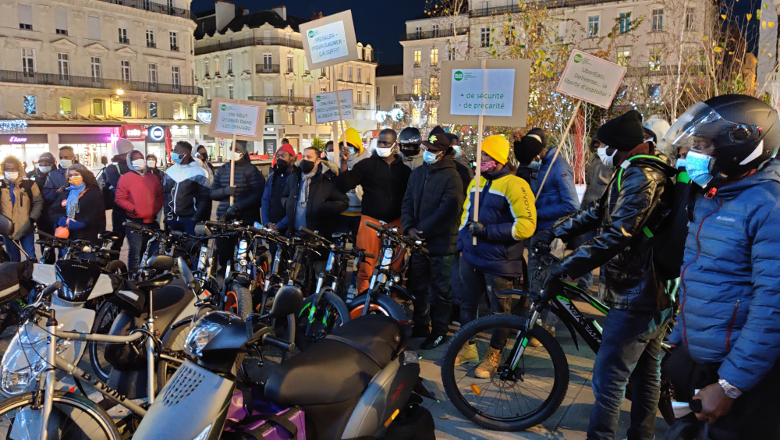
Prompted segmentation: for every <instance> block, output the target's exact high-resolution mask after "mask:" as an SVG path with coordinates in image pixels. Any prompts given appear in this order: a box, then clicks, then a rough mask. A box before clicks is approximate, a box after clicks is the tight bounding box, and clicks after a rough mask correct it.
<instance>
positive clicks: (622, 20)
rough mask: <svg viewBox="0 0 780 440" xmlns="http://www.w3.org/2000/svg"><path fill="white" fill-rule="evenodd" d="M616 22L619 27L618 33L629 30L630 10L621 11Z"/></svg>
mask: <svg viewBox="0 0 780 440" xmlns="http://www.w3.org/2000/svg"><path fill="white" fill-rule="evenodd" d="M618 24H619V27H620V33H621V34H625V33H626V32H628V31H630V30H631V13H630V12H621V13H620V16H619V17H618Z"/></svg>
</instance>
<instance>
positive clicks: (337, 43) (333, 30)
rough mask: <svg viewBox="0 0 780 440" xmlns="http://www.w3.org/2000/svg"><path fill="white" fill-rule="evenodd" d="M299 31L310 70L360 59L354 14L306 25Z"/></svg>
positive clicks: (324, 19) (344, 13)
mask: <svg viewBox="0 0 780 440" xmlns="http://www.w3.org/2000/svg"><path fill="white" fill-rule="evenodd" d="M300 31H301V35H302V36H303V51H304V53H305V54H306V62H307V65H308V67H309V70H314V69H321V68H323V67H327V66H332V65H335V64H339V63H344V62H347V61H353V60H357V59H358V58H359V57H358V53H357V38H356V37H355V25H354V24H353V22H352V11H351V10H346V11H343V12H339V13H338V14H333V15H329V16H327V17H324V18H320V19H318V20H313V21H310V22H308V23H303V24H301V25H300Z"/></svg>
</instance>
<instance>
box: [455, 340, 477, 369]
mask: <svg viewBox="0 0 780 440" xmlns="http://www.w3.org/2000/svg"><path fill="white" fill-rule="evenodd" d="M477 362H479V353H477V344H466V345H464V346H463V347H461V349H460V351H459V352H458V356H457V357H456V358H455V366H456V367H457V366H458V365H461V364H476V363H477Z"/></svg>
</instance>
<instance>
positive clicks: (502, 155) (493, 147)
mask: <svg viewBox="0 0 780 440" xmlns="http://www.w3.org/2000/svg"><path fill="white" fill-rule="evenodd" d="M482 151H483V152H485V153H486V154H487V155H488V156H490V157H492V158H493V159H495V160H497V161H498V163H500V164H502V165H506V162H507V160H509V141H508V140H506V138H505V137H504V136H502V135H500V134H494V135H493V136H488V137H487V138H486V139H485V140H484V141H482Z"/></svg>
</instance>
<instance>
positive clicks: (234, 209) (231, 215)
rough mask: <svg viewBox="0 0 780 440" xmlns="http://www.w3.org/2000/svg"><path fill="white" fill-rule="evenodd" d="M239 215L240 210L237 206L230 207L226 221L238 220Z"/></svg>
mask: <svg viewBox="0 0 780 440" xmlns="http://www.w3.org/2000/svg"><path fill="white" fill-rule="evenodd" d="M237 214H238V208H237V207H236V205H230V206H229V207H228V209H227V211H225V219H234V218H236V215H237Z"/></svg>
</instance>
